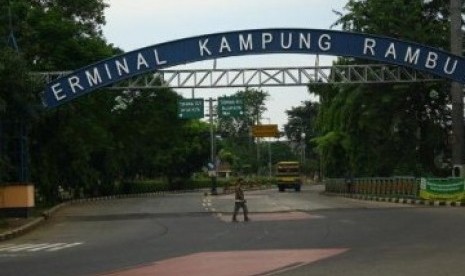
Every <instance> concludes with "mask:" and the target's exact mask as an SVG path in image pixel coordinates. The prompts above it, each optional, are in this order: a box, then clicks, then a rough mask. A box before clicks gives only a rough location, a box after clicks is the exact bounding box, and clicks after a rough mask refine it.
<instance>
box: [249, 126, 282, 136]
mask: <svg viewBox="0 0 465 276" xmlns="http://www.w3.org/2000/svg"><path fill="white" fill-rule="evenodd" d="M252 135H253V136H254V137H278V136H279V131H278V125H257V126H252Z"/></svg>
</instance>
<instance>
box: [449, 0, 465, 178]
mask: <svg viewBox="0 0 465 276" xmlns="http://www.w3.org/2000/svg"><path fill="white" fill-rule="evenodd" d="M462 40H463V39H462V0H450V50H451V52H452V53H453V54H455V55H458V56H462ZM462 89H463V87H462V85H460V84H459V83H458V82H452V85H451V90H450V95H451V99H452V131H453V142H452V165H453V167H454V169H453V173H452V175H453V176H456V177H463V176H465V172H464V171H463V169H464V168H463V165H464V163H465V155H464V118H463V95H462V94H463V91H462Z"/></svg>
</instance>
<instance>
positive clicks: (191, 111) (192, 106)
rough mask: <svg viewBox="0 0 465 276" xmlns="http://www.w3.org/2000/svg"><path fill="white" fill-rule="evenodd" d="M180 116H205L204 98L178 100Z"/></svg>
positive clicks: (199, 117)
mask: <svg viewBox="0 0 465 276" xmlns="http://www.w3.org/2000/svg"><path fill="white" fill-rule="evenodd" d="M178 117H179V118H181V119H201V118H203V117H204V112H203V99H201V98H200V99H180V100H179V101H178Z"/></svg>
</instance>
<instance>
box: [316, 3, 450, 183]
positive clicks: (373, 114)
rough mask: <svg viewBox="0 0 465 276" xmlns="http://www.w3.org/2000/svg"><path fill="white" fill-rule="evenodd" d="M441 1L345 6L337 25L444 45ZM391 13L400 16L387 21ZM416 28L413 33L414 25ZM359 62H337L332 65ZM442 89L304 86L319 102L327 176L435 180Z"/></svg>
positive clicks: (442, 150)
mask: <svg viewBox="0 0 465 276" xmlns="http://www.w3.org/2000/svg"><path fill="white" fill-rule="evenodd" d="M440 3H443V1H427V2H426V1H403V0H396V1H381V0H371V1H349V2H348V4H347V5H346V10H347V11H348V12H347V13H346V14H340V15H341V18H340V19H339V20H338V21H337V22H336V25H341V26H342V28H343V29H344V30H347V31H357V32H368V33H375V34H380V35H387V36H392V37H397V38H401V39H406V40H413V41H417V42H421V43H426V44H430V45H433V46H438V47H443V46H444V45H446V41H447V36H448V35H447V18H445V17H444V16H446V15H447V14H446V13H445V9H444V6H442V5H440ZM392 14H396V15H399V16H395V17H392ZM412 26H416V27H412ZM354 62H355V63H364V61H362V60H355V61H354V60H351V59H339V61H338V63H342V64H347V63H354ZM446 90H447V87H445V86H444V84H440V83H435V84H426V83H418V84H409V85H393V84H378V85H332V86H326V87H320V86H310V91H312V93H315V94H317V95H319V96H320V101H321V107H320V110H319V114H318V120H317V125H318V131H319V133H320V136H319V137H317V138H316V139H314V141H315V142H316V143H317V145H318V149H319V151H320V154H321V155H322V162H323V165H324V168H325V171H326V175H327V176H343V175H345V174H347V173H351V174H354V175H356V176H389V175H396V174H397V175H399V174H403V175H405V174H408V175H421V174H436V175H440V174H442V173H443V171H442V170H441V169H440V168H438V167H437V166H435V160H436V157H437V156H439V155H441V154H442V155H447V144H446V141H447V133H448V129H449V127H448V126H449V114H450V110H449V108H448V107H447V104H448V102H449V99H448V96H447V93H445V91H446Z"/></svg>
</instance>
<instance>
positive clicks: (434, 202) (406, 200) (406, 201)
mask: <svg viewBox="0 0 465 276" xmlns="http://www.w3.org/2000/svg"><path fill="white" fill-rule="evenodd" d="M323 194H324V195H328V196H342V197H345V198H352V199H359V200H368V201H379V202H391V203H399V204H411V205H424V206H438V207H439V206H445V207H464V206H465V202H460V201H447V200H425V199H413V198H401V197H380V196H369V195H353V194H338V193H328V192H323Z"/></svg>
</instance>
